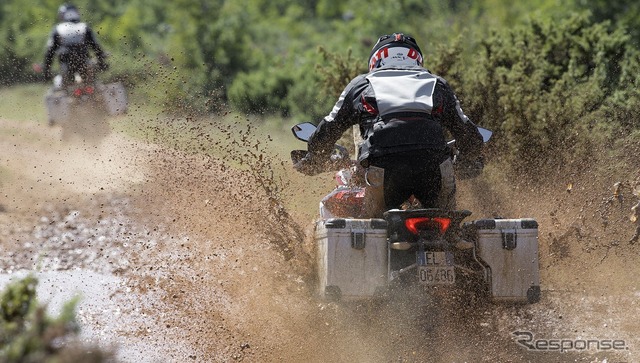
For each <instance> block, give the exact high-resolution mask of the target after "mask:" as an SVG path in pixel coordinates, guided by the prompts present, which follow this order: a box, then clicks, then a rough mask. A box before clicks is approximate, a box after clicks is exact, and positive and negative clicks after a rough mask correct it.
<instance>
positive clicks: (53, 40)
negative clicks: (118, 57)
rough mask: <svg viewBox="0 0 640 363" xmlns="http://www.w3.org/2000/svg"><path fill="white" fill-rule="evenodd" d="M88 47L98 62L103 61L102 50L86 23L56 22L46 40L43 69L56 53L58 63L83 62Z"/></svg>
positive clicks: (87, 52)
mask: <svg viewBox="0 0 640 363" xmlns="http://www.w3.org/2000/svg"><path fill="white" fill-rule="evenodd" d="M90 49H92V50H93V51H94V52H95V54H96V57H97V58H98V62H104V56H105V55H104V52H103V50H102V48H101V47H100V45H99V44H98V41H97V39H96V36H95V34H94V33H93V31H92V30H91V28H90V27H89V26H88V25H87V24H86V23H75V22H64V23H60V24H57V25H56V26H55V27H54V28H53V30H52V32H51V34H50V35H49V39H48V40H47V51H46V53H45V61H44V67H45V70H48V69H50V67H51V64H52V63H53V59H54V57H55V56H56V54H57V55H58V58H59V60H60V63H75V64H84V63H85V62H86V61H87V60H88V59H89V50H90Z"/></svg>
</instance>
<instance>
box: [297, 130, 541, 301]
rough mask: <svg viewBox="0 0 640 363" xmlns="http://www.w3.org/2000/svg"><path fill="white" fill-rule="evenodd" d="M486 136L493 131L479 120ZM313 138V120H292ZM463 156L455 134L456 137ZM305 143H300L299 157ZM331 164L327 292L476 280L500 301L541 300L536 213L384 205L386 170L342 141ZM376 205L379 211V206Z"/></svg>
mask: <svg viewBox="0 0 640 363" xmlns="http://www.w3.org/2000/svg"><path fill="white" fill-rule="evenodd" d="M479 130H480V132H481V134H483V138H484V139H485V142H486V141H488V139H489V137H490V136H491V131H489V130H486V129H482V128H479ZM292 131H293V134H294V136H295V137H296V138H298V139H299V140H302V141H305V142H306V141H308V140H309V137H310V136H311V134H312V133H313V132H314V131H315V126H314V125H313V124H311V123H308V122H307V123H302V124H298V125H295V126H294V127H293V128H292ZM449 146H450V148H451V150H452V156H453V159H454V163H455V160H456V158H457V154H458V153H457V151H456V149H455V140H452V141H451V142H449ZM305 155H306V151H305V150H293V151H292V152H291V159H292V161H293V163H297V162H298V161H299V160H301V159H302V158H303V157H304V156H305ZM326 169H327V170H326V171H329V170H336V169H337V170H338V171H337V173H336V182H337V183H336V184H337V185H336V188H335V189H334V190H333V191H332V192H330V193H329V194H328V195H327V196H325V197H324V198H323V199H322V201H321V203H320V218H319V219H318V220H317V221H316V222H315V232H314V233H315V235H314V240H315V243H316V251H317V254H316V271H317V274H318V276H317V280H318V292H319V295H320V296H321V297H323V298H326V299H330V300H340V299H349V300H353V299H369V298H375V297H378V296H384V294H385V293H386V292H387V291H389V288H390V287H396V286H400V287H402V286H404V285H406V284H411V285H415V284H418V285H422V286H425V287H435V286H443V285H445V286H455V285H458V286H459V287H463V288H464V289H469V288H471V289H472V290H474V291H477V292H478V293H480V294H484V295H487V296H488V297H490V299H491V300H492V301H494V302H511V303H534V302H537V301H539V300H540V281H539V268H538V224H537V222H536V221H535V220H534V219H531V218H524V219H480V220H475V221H469V222H463V221H464V220H465V219H466V218H467V217H469V216H470V215H471V212H470V211H468V210H442V209H434V208H429V209H424V208H421V207H420V205H419V203H418V202H417V201H416V200H415V199H413V198H410V199H409V200H408V201H407V202H405V204H403V207H402V209H392V210H387V211H385V210H380V209H379V207H378V205H379V204H376V203H375V199H380V196H379V195H378V196H376V195H375V194H376V193H379V192H381V190H382V185H381V184H382V180H383V178H381V177H377V176H376V175H375V173H376V170H375V169H376V168H368V169H365V168H363V167H362V166H360V165H359V164H358V163H357V162H355V161H352V160H350V158H349V155H348V152H347V150H346V149H345V148H344V147H341V146H338V145H336V149H335V150H334V153H333V154H332V155H331V158H330V160H329V161H328V162H327V164H326ZM373 210H375V212H373V213H372V211H373Z"/></svg>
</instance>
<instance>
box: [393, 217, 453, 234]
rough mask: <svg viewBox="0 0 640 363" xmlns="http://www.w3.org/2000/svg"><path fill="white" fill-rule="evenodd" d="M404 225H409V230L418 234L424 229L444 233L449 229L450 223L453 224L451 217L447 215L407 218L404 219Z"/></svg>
mask: <svg viewBox="0 0 640 363" xmlns="http://www.w3.org/2000/svg"><path fill="white" fill-rule="evenodd" d="M404 225H405V226H406V227H407V229H408V230H409V232H411V233H413V234H416V235H417V234H419V233H420V231H422V230H437V231H438V232H440V234H441V235H442V234H444V233H445V232H446V231H447V229H449V225H451V219H450V218H445V217H434V218H429V217H416V218H407V219H406V220H405V221H404Z"/></svg>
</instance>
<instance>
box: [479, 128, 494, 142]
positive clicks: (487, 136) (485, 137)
mask: <svg viewBox="0 0 640 363" xmlns="http://www.w3.org/2000/svg"><path fill="white" fill-rule="evenodd" d="M478 131H480V135H482V141H483V142H487V141H489V139H490V138H491V135H493V131H491V130H488V129H485V128H482V127H480V126H478Z"/></svg>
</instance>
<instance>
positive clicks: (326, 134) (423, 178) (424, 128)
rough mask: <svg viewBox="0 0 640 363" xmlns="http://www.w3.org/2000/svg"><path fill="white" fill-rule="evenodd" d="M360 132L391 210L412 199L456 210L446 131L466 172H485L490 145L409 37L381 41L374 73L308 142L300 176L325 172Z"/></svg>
mask: <svg viewBox="0 0 640 363" xmlns="http://www.w3.org/2000/svg"><path fill="white" fill-rule="evenodd" d="M353 125H359V129H360V135H361V136H362V139H363V141H362V143H361V144H360V145H359V146H358V148H359V150H358V155H359V157H358V162H359V163H360V164H361V165H362V166H363V167H365V168H370V169H371V168H381V169H383V170H384V176H383V180H384V184H383V195H384V204H385V207H386V209H393V208H399V207H400V206H401V205H402V204H403V203H404V202H405V201H406V200H407V199H409V198H411V197H412V196H413V197H414V198H416V199H418V201H419V202H420V203H421V205H422V207H424V208H443V209H449V210H452V209H455V179H454V173H453V163H452V159H451V150H450V149H449V147H448V146H447V142H446V137H445V133H444V130H445V129H446V130H448V131H449V132H450V133H451V134H452V136H453V137H454V138H455V139H456V147H457V149H458V150H459V152H460V155H459V159H458V160H459V161H460V163H461V165H458V168H459V169H461V170H466V171H469V172H471V173H470V174H474V175H468V176H475V175H477V174H479V172H481V170H482V167H483V164H482V155H481V153H482V147H483V141H482V136H481V135H480V133H479V131H478V129H477V127H476V125H474V124H473V122H471V121H470V120H469V118H468V117H467V116H466V115H465V114H464V113H463V112H462V109H461V108H460V102H459V101H458V99H457V97H456V95H455V94H454V92H453V90H452V89H451V87H450V86H449V85H448V84H447V82H446V81H445V80H444V79H443V78H441V77H439V76H436V75H433V74H432V73H431V72H430V71H429V70H427V69H425V68H423V67H422V52H421V50H420V48H419V47H418V44H417V43H416V41H415V40H414V39H413V38H412V37H410V36H408V35H405V34H402V33H394V34H392V35H384V36H382V37H380V39H379V40H378V42H377V43H376V45H375V46H374V47H373V49H372V51H371V55H370V57H369V73H366V74H361V75H359V76H357V77H356V78H354V79H353V80H352V81H351V82H350V83H349V84H348V85H347V87H346V88H345V89H344V91H343V92H342V94H341V95H340V98H339V99H338V101H337V102H336V104H335V106H334V107H333V110H332V111H331V113H329V115H327V116H326V117H324V119H323V120H322V121H320V123H319V124H318V128H317V129H316V131H315V132H314V134H313V135H312V136H311V138H310V139H309V142H308V152H307V155H306V156H305V157H304V158H303V159H302V160H301V161H300V162H298V163H296V164H295V165H294V168H295V169H296V170H298V171H299V172H302V173H304V174H307V175H314V174H317V173H319V172H321V171H322V168H321V164H322V163H324V162H325V160H327V158H328V157H329V155H330V154H331V152H332V150H333V149H334V144H335V143H336V141H337V140H338V139H339V138H340V137H341V135H342V133H343V132H345V131H346V130H348V129H349V128H350V127H351V126H353Z"/></svg>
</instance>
